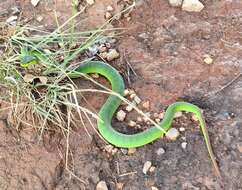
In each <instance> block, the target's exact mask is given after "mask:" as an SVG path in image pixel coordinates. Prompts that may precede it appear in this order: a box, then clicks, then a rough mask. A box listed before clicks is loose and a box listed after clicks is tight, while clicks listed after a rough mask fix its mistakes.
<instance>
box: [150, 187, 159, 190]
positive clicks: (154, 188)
mask: <svg viewBox="0 0 242 190" xmlns="http://www.w3.org/2000/svg"><path fill="white" fill-rule="evenodd" d="M151 190H159V189H158V188H157V187H155V186H152V187H151Z"/></svg>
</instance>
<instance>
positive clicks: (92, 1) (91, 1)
mask: <svg viewBox="0 0 242 190" xmlns="http://www.w3.org/2000/svg"><path fill="white" fill-rule="evenodd" d="M86 2H87V4H88V5H93V4H94V3H95V1H94V0H86Z"/></svg>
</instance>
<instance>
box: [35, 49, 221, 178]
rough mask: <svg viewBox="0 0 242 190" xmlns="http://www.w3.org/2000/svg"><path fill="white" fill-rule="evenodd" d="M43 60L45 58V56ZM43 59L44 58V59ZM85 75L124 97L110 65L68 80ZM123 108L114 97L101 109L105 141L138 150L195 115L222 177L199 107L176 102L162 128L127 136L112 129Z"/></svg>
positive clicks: (93, 66) (88, 66)
mask: <svg viewBox="0 0 242 190" xmlns="http://www.w3.org/2000/svg"><path fill="white" fill-rule="evenodd" d="M38 55H39V53H38V52H36V53H35V54H34V56H35V57H37V58H38ZM41 56H42V55H41ZM41 58H42V59H43V56H42V57H41ZM81 73H84V74H90V73H98V74H100V75H102V76H104V77H105V78H107V79H108V81H109V82H110V83H111V87H112V91H113V92H115V93H117V94H119V95H121V96H123V93H124V81H123V78H122V76H121V75H120V74H119V72H118V71H117V70H116V69H114V68H113V67H112V66H110V65H109V64H106V63H104V62H101V61H88V62H85V63H83V64H81V65H80V66H78V67H77V68H76V69H75V70H74V72H73V71H70V72H69V73H68V76H69V77H70V78H78V77H80V76H81ZM120 104H121V99H120V98H119V97H118V96H116V95H113V94H111V95H110V96H109V97H108V99H107V100H106V102H105V103H104V104H103V106H102V107H101V109H100V111H99V113H98V120H97V127H98V131H99V132H100V134H101V135H102V136H103V138H104V139H105V140H106V141H108V142H109V143H111V144H113V145H115V146H117V147H122V148H134V147H140V146H143V145H146V144H148V143H151V142H153V141H155V140H156V139H159V138H161V137H163V136H164V135H165V133H166V132H167V131H168V130H169V129H170V127H171V124H172V121H173V118H174V115H175V113H176V112H178V111H186V112H191V113H193V114H195V116H196V117H197V119H198V121H199V123H200V128H201V130H202V133H203V135H204V139H205V143H206V146H207V150H208V153H209V155H210V158H211V161H212V163H213V165H214V168H215V171H216V173H217V174H218V176H220V172H219V169H218V166H217V162H216V160H215V156H214V154H213V151H212V147H211V143H210V140H209V136H208V132H207V129H206V124H205V120H204V118H203V115H202V113H201V110H200V109H199V107H197V106H195V105H193V104H190V103H187V102H176V103H173V104H172V105H170V106H169V107H168V108H167V110H166V112H165V115H164V118H163V120H162V121H161V122H160V123H159V124H158V125H159V127H157V126H153V127H151V128H149V129H146V130H145V131H143V132H139V133H137V134H131V135H129V134H123V133H120V132H118V131H116V130H115V129H114V128H113V127H112V125H111V121H112V118H113V116H114V114H115V112H116V111H117V109H118V107H119V106H120Z"/></svg>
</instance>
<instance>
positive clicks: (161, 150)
mask: <svg viewBox="0 0 242 190" xmlns="http://www.w3.org/2000/svg"><path fill="white" fill-rule="evenodd" d="M164 153H165V150H164V148H158V150H157V151H156V154H157V155H158V156H160V155H162V154H164Z"/></svg>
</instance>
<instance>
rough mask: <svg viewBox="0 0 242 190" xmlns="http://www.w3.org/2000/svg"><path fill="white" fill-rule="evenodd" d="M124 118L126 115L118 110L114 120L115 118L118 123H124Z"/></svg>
mask: <svg viewBox="0 0 242 190" xmlns="http://www.w3.org/2000/svg"><path fill="white" fill-rule="evenodd" d="M125 117H126V113H125V112H124V111H123V110H119V111H118V112H117V116H116V118H117V119H118V120H119V121H124V119H125Z"/></svg>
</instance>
